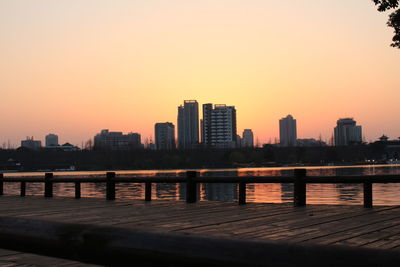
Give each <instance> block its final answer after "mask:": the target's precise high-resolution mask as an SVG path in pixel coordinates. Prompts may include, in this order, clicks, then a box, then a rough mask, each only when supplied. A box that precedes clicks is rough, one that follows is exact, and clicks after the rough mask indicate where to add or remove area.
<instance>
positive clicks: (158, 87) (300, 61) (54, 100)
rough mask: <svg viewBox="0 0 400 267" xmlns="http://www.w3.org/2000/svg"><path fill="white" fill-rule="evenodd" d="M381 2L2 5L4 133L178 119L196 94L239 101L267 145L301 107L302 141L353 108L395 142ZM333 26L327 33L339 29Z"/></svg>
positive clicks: (392, 57)
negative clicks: (180, 107)
mask: <svg viewBox="0 0 400 267" xmlns="http://www.w3.org/2000/svg"><path fill="white" fill-rule="evenodd" d="M387 15H388V13H379V12H377V11H376V7H375V5H374V4H373V3H372V1H367V0H366V1H356V0H350V1H345V2H338V1H328V0H322V1H318V2H317V3H315V2H312V3H311V2H310V1H306V0H299V1H296V2H295V3H288V2H284V1H283V2H282V1H281V2H274V3H268V2H265V1H260V0H256V1H248V2H244V1H236V0H233V1H227V0H221V1H218V2H216V1H208V0H206V1H201V2H199V1H185V3H184V4H183V3H182V2H181V1H179V0H171V1H168V2H163V1H158V0H151V1H146V2H142V3H140V2H136V1H125V0H121V1H118V3H111V2H107V1H85V2H81V3H71V2H70V1H64V0H60V1H57V2H54V1H48V0H43V1H41V2H40V3H38V2H37V1H32V0H26V1H20V0H15V1H2V2H1V3H0V18H1V21H2V23H1V24H0V33H1V35H2V42H1V43H0V51H1V52H0V53H1V58H2V61H1V62H0V69H1V70H2V73H3V75H2V77H1V79H0V90H1V93H2V99H4V102H3V103H2V105H1V106H0V114H2V115H1V116H0V128H1V129H0V142H1V144H2V143H4V142H5V143H6V144H7V143H8V141H10V143H11V144H12V145H14V146H18V144H19V142H20V140H22V139H24V138H25V137H26V136H27V135H29V136H34V137H35V138H38V137H40V138H41V140H42V141H43V139H42V138H43V137H44V136H45V135H46V134H48V133H52V132H54V133H59V134H62V135H61V138H62V140H66V141H68V142H70V143H72V144H74V145H81V144H82V142H86V141H87V140H88V139H90V138H92V137H93V134H94V133H96V132H98V131H99V130H100V129H105V128H109V129H116V130H119V131H123V132H130V131H133V132H140V133H141V134H142V139H143V140H146V139H149V138H150V137H152V139H154V133H153V132H154V123H155V122H158V121H161V122H162V121H172V122H175V117H176V106H178V105H179V104H180V103H182V102H183V100H184V99H196V100H197V101H198V102H199V103H231V104H232V105H235V107H236V109H237V110H238V111H239V112H238V117H237V121H238V129H237V132H242V131H243V130H244V129H247V128H251V129H252V130H253V132H254V134H255V139H257V138H258V139H259V142H260V143H268V142H269V140H272V142H274V140H275V139H276V138H278V136H279V128H278V126H277V125H276V119H277V118H280V117H282V116H283V115H284V114H289V113H290V114H293V115H294V116H295V117H296V119H297V120H298V122H299V125H298V129H297V131H298V138H309V137H313V138H319V136H320V135H321V136H322V139H323V140H329V139H330V138H331V136H332V134H333V132H332V127H333V126H334V125H335V122H336V121H337V119H338V118H346V117H354V118H356V119H357V122H358V123H359V124H360V125H363V134H364V136H365V140H366V141H370V140H371V141H372V140H376V139H377V138H378V137H379V136H381V135H382V134H386V135H388V136H389V137H391V138H397V137H398V136H399V135H400V134H399V133H400V124H399V123H398V118H397V117H398V115H397V112H398V111H397V100H396V99H399V98H400V90H399V88H400V77H399V75H398V62H400V54H399V51H398V50H397V49H393V48H391V47H390V46H389V44H390V40H391V38H392V37H393V29H391V28H388V27H386V22H387ZM327 29H329V31H327Z"/></svg>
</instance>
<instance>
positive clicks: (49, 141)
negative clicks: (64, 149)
mask: <svg viewBox="0 0 400 267" xmlns="http://www.w3.org/2000/svg"><path fill="white" fill-rule="evenodd" d="M45 139H46V146H58V145H59V144H58V135H56V134H48V135H46V137H45Z"/></svg>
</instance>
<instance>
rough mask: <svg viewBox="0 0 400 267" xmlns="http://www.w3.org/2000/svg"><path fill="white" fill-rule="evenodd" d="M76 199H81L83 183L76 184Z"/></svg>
mask: <svg viewBox="0 0 400 267" xmlns="http://www.w3.org/2000/svg"><path fill="white" fill-rule="evenodd" d="M75 198H77V199H78V198H81V182H75Z"/></svg>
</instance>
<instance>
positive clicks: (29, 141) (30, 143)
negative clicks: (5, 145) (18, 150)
mask: <svg viewBox="0 0 400 267" xmlns="http://www.w3.org/2000/svg"><path fill="white" fill-rule="evenodd" d="M21 147H25V148H29V149H39V148H41V147H42V141H38V140H33V136H32V137H26V140H22V141H21Z"/></svg>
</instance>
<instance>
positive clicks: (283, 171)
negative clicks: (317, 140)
mask: <svg viewBox="0 0 400 267" xmlns="http://www.w3.org/2000/svg"><path fill="white" fill-rule="evenodd" d="M305 168H306V169H307V175H310V176H312V175H325V176H333V175H379V174H400V165H370V166H346V167H305ZM293 170H294V168H293V167H279V168H241V169H217V170H215V169H212V170H210V169H200V170H197V171H199V173H200V176H249V175H250V176H281V175H282V176H287V175H293ZM185 172H186V170H167V171H166V170H150V171H147V170H146V171H116V173H117V176H138V177H146V176H184V175H185ZM104 174H105V171H91V172H54V175H55V176H61V175H62V176H66V175H68V176H70V175H71V176H76V177H91V176H98V175H104ZM5 176H6V177H15V176H44V173H41V172H34V173H28V172H25V173H23V172H18V173H6V174H5ZM116 188H117V192H116V194H117V198H118V199H143V198H144V185H143V184H117V186H116ZM237 191H238V187H237V185H236V184H200V185H199V192H200V199H201V200H210V201H236V200H237V197H238V194H237ZM4 193H5V194H9V195H18V194H19V184H17V183H5V184H4ZM26 193H27V195H43V184H40V183H28V184H27V191H26ZM373 194H374V205H400V184H374V186H373ZM54 195H55V196H62V197H73V196H74V185H73V184H68V183H66V184H55V185H54ZM185 195H186V192H185V186H184V185H183V184H182V185H180V184H162V183H160V184H153V196H152V198H153V199H165V200H184V199H185ZM82 197H97V198H104V197H105V185H104V184H102V183H97V184H94V183H93V184H92V183H85V184H82ZM362 197H363V187H362V185H361V184H308V185H307V203H310V204H345V205H359V204H362ZM247 200H248V202H260V203H288V202H292V201H293V185H292V184H248V185H247Z"/></svg>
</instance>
